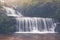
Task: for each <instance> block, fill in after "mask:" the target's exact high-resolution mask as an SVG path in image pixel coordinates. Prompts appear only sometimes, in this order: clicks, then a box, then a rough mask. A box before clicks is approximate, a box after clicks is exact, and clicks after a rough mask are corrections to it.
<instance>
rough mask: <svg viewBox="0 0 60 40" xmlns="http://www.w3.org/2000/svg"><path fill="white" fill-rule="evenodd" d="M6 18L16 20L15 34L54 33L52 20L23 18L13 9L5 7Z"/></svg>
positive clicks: (54, 24)
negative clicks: (9, 17)
mask: <svg viewBox="0 0 60 40" xmlns="http://www.w3.org/2000/svg"><path fill="white" fill-rule="evenodd" d="M3 8H4V9H5V10H6V15H7V16H13V17H15V18H16V23H17V24H16V27H17V32H16V33H55V31H54V29H55V27H56V23H54V19H52V18H40V17H24V16H23V15H22V14H21V13H19V12H18V11H16V10H14V9H13V8H9V7H5V6H3Z"/></svg>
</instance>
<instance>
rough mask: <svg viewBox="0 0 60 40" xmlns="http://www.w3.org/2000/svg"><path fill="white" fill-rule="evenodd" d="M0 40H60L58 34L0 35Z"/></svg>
mask: <svg viewBox="0 0 60 40" xmlns="http://www.w3.org/2000/svg"><path fill="white" fill-rule="evenodd" d="M0 40H60V34H13V35H1V34H0Z"/></svg>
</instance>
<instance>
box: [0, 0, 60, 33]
mask: <svg viewBox="0 0 60 40" xmlns="http://www.w3.org/2000/svg"><path fill="white" fill-rule="evenodd" d="M15 2H16V3H13V6H12V5H11V4H10V3H9V2H8V3H9V4H10V5H11V6H12V7H14V5H17V8H16V10H18V11H20V12H21V13H22V14H23V15H24V16H29V17H51V18H55V19H58V21H59V22H60V0H17V1H15ZM5 5H6V4H5ZM10 5H8V6H10ZM58 28H60V27H59V26H58V27H57V28H56V29H58ZM58 30H60V29H58ZM14 31H15V20H14V19H13V18H12V17H7V16H6V15H5V11H4V12H3V11H2V8H1V6H0V33H11V32H14ZM55 31H57V30H55Z"/></svg>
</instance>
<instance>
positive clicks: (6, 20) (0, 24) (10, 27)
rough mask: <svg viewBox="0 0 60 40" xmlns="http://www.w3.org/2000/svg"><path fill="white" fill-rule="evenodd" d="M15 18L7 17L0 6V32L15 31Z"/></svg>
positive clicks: (8, 32)
mask: <svg viewBox="0 0 60 40" xmlns="http://www.w3.org/2000/svg"><path fill="white" fill-rule="evenodd" d="M15 24H16V23H15V20H14V18H13V17H8V16H6V14H5V11H4V10H2V7H0V34H11V33H13V32H15V31H16V27H15Z"/></svg>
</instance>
